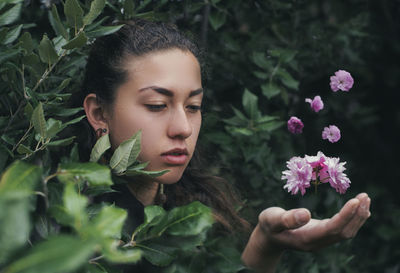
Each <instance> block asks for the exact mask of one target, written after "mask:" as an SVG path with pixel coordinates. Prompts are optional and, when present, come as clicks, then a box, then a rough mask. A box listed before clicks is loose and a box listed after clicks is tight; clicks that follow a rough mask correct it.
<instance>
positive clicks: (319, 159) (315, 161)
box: [304, 151, 328, 183]
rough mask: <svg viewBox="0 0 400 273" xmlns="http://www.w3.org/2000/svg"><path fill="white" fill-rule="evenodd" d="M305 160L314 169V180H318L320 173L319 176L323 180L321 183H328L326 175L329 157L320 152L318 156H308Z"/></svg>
mask: <svg viewBox="0 0 400 273" xmlns="http://www.w3.org/2000/svg"><path fill="white" fill-rule="evenodd" d="M304 158H305V160H306V161H307V163H308V164H310V166H311V167H312V168H313V176H312V179H313V180H316V179H317V173H318V176H319V179H320V180H321V182H323V183H326V182H328V181H327V180H326V177H327V175H325V173H326V170H327V167H326V164H325V161H326V158H327V157H326V156H325V155H324V154H323V153H322V152H320V151H319V152H318V153H317V155H316V156H309V155H306V156H305V157H304ZM321 175H322V176H321Z"/></svg>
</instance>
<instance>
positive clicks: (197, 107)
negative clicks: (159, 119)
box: [145, 104, 202, 113]
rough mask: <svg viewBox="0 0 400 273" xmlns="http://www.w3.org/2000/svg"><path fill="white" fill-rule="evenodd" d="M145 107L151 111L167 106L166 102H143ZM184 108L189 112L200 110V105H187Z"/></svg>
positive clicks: (160, 109) (157, 110)
mask: <svg viewBox="0 0 400 273" xmlns="http://www.w3.org/2000/svg"><path fill="white" fill-rule="evenodd" d="M145 106H146V107H147V109H149V110H150V111H151V112H161V111H163V110H164V109H166V108H167V105H166V104H145ZM186 109H187V110H188V111H189V112H191V113H196V112H201V110H202V108H201V106H200V105H188V106H186Z"/></svg>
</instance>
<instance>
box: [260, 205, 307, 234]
mask: <svg viewBox="0 0 400 273" xmlns="http://www.w3.org/2000/svg"><path fill="white" fill-rule="evenodd" d="M310 219H311V213H310V212H309V211H308V210H307V209H292V210H284V209H282V208H279V207H272V208H268V209H265V210H263V211H262V212H261V213H260V215H259V217H258V221H259V223H260V225H261V227H262V228H266V229H268V230H270V231H272V232H280V231H283V230H285V229H295V228H299V227H301V226H303V225H305V224H306V223H308V221H310Z"/></svg>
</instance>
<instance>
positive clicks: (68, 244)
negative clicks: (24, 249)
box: [4, 235, 95, 273]
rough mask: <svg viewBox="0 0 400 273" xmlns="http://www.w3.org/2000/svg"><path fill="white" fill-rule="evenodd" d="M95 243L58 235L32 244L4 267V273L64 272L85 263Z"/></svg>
mask: <svg viewBox="0 0 400 273" xmlns="http://www.w3.org/2000/svg"><path fill="white" fill-rule="evenodd" d="M94 250H95V243H94V242H92V241H83V240H81V239H78V238H76V237H74V236H70V235H59V236H57V237H52V238H50V239H48V240H47V241H44V242H41V243H39V244H38V245H36V246H34V247H33V248H32V249H31V250H30V251H29V253H28V254H27V255H26V256H24V257H22V258H20V259H18V260H17V261H15V262H14V263H12V264H11V265H9V266H8V267H6V268H5V270H4V273H65V272H72V271H74V270H76V269H78V268H79V267H80V266H82V265H84V264H86V263H87V261H88V259H89V257H90V256H91V255H92V254H93V253H94Z"/></svg>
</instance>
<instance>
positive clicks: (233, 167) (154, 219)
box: [0, 0, 400, 273]
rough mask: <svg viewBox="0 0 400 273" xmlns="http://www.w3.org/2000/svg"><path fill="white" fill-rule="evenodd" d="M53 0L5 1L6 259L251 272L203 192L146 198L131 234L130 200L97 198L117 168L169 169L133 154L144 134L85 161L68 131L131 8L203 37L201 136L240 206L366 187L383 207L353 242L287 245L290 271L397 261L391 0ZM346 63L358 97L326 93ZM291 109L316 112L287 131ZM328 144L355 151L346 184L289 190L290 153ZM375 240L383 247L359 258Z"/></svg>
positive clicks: (252, 210) (254, 208)
mask: <svg viewBox="0 0 400 273" xmlns="http://www.w3.org/2000/svg"><path fill="white" fill-rule="evenodd" d="M42 2H43V1H42ZM42 2H41V3H42ZM45 2H46V3H44V2H43V4H42V6H41V8H39V7H38V5H40V3H39V1H25V2H24V1H22V0H4V1H0V138H1V142H0V172H1V173H2V176H1V180H0V208H1V210H0V271H2V272H118V270H117V269H116V267H117V266H116V265H115V263H118V264H125V263H128V264H129V263H136V262H138V261H139V260H142V259H146V260H148V261H149V262H150V263H152V264H154V265H159V266H163V267H162V268H160V270H159V271H160V272H171V273H172V272H185V273H186V272H238V271H239V270H241V269H243V265H242V264H241V263H240V251H241V249H239V248H237V244H236V243H237V239H235V238H232V236H231V237H229V236H220V234H218V233H217V232H213V230H211V225H212V223H213V221H212V217H211V213H210V209H209V208H207V207H205V206H203V205H201V204H200V203H197V202H196V203H192V204H190V205H188V206H185V207H178V208H175V209H173V210H171V211H165V210H164V209H163V208H161V207H157V206H150V207H146V208H145V222H144V223H143V224H142V225H141V226H139V227H138V228H137V229H136V230H129V231H128V233H129V234H132V237H131V238H128V239H127V238H124V236H123V235H122V234H123V233H122V231H123V229H124V228H125V227H124V223H125V220H126V218H127V214H126V211H124V210H123V209H121V208H118V207H116V206H114V205H110V204H93V202H92V200H93V199H94V198H95V197H96V196H97V195H99V194H102V193H107V192H112V191H113V190H112V189H111V185H112V184H113V183H115V181H120V180H121V178H122V179H125V178H126V177H127V176H129V177H130V179H135V176H136V175H148V176H153V177H154V176H159V175H162V174H163V173H165V172H167V171H168V170H164V171H161V172H149V171H147V170H145V168H146V166H147V164H148V162H139V161H138V160H137V156H138V154H139V152H140V133H138V134H137V135H135V136H132V138H131V139H129V140H127V141H126V142H124V143H123V144H122V145H121V146H120V147H119V148H117V149H116V150H115V152H114V153H113V154H110V151H109V150H110V148H111V144H110V142H109V139H108V137H102V138H100V139H99V140H98V142H97V143H96V145H95V147H94V148H93V150H92V153H91V155H90V162H86V163H82V162H79V161H80V160H79V157H78V156H77V154H78V152H77V146H76V143H75V142H76V140H75V136H74V135H71V133H70V129H71V126H72V125H74V124H76V123H78V122H79V121H81V120H82V119H83V118H84V116H83V114H82V108H81V107H79V108H71V107H70V106H69V105H68V101H69V99H70V97H71V96H73V95H74V93H75V92H76V91H75V90H79V86H80V83H81V81H82V75H83V69H84V66H85V63H86V56H87V54H88V50H89V48H90V44H91V43H92V42H93V41H94V40H95V39H96V38H97V37H100V36H104V35H109V34H111V33H113V32H115V31H117V30H119V29H120V28H121V27H122V24H121V23H118V22H121V21H123V20H129V19H130V18H133V17H142V18H147V19H151V20H163V21H172V22H174V23H176V24H178V26H179V27H180V28H181V29H182V30H184V31H188V32H191V33H193V34H194V35H195V36H198V40H199V43H200V45H201V46H203V47H205V48H207V58H206V59H207V60H206V63H207V68H209V71H207V73H205V75H206V77H205V78H204V83H205V87H206V88H205V90H206V92H205V115H204V124H203V129H202V135H201V137H200V142H201V143H200V144H199V145H201V146H202V145H204V146H206V147H207V151H212V153H209V155H210V156H209V157H208V158H207V160H208V161H207V165H208V169H207V171H208V172H210V173H212V174H215V175H220V176H223V177H225V178H227V179H228V180H229V181H231V182H232V183H233V184H235V186H236V187H237V188H238V189H239V191H240V192H241V193H242V197H243V198H244V200H245V206H244V208H242V214H243V215H245V216H246V217H247V218H248V219H249V220H250V221H251V222H254V221H256V220H257V213H258V212H260V211H261V210H262V209H264V208H266V207H269V206H282V207H285V208H292V207H300V206H302V207H307V208H309V209H310V210H311V211H312V213H313V216H315V217H321V218H322V217H330V216H332V215H333V214H334V213H336V212H337V210H338V209H340V207H341V206H342V205H343V203H344V202H345V201H346V200H347V199H349V198H351V197H352V196H353V195H355V194H356V193H358V192H360V191H366V192H368V193H369V195H370V196H371V198H372V206H373V218H372V219H371V220H369V221H368V222H367V225H366V226H365V227H364V228H363V229H361V231H360V232H359V234H358V236H357V237H356V238H355V239H353V240H352V241H351V242H350V243H346V244H338V245H335V246H332V247H330V248H328V249H325V250H321V251H319V252H318V253H313V254H310V253H293V252H290V253H288V254H287V255H286V256H285V257H284V258H283V261H282V263H281V267H280V272H397V271H398V269H399V267H400V264H399V261H398V257H399V255H400V252H399V250H398V247H396V246H397V245H398V244H399V243H400V233H399V230H400V228H399V227H400V220H399V219H400V217H399V216H400V209H399V206H398V201H396V200H397V196H396V194H397V192H398V191H396V189H398V185H397V183H398V182H397V181H398V178H399V177H398V174H397V173H396V172H394V171H393V170H396V168H397V166H396V165H395V164H396V162H397V161H396V158H397V154H398V153H396V151H395V149H393V147H395V144H397V142H398V139H397V138H398V137H397V136H396V134H394V133H393V132H397V131H399V128H398V125H399V124H400V122H399V117H400V115H399V114H398V111H397V112H396V109H398V106H397V101H398V98H397V97H395V95H393V94H396V93H397V91H398V90H397V89H398V86H399V83H398V74H399V73H400V71H399V67H398V64H397V63H396V62H394V61H393V60H396V59H398V56H399V55H400V53H399V48H400V47H399V41H398V39H397V40H396V38H395V37H399V35H398V30H399V26H398V20H397V21H396V20H395V19H396V18H397V17H396V16H397V15H398V14H397V13H398V12H397V11H398V9H397V6H396V5H395V4H394V3H392V2H391V1H377V2H376V3H375V2H374V3H372V2H371V3H369V2H368V3H366V1H363V0H361V1H360V0H351V1H346V2H340V1H317V0H312V1H278V0H271V1H237V0H213V1H168V0H163V1H136V0H120V1H116V0H110V1H104V0H93V1H90V0H87V1H86V0H85V1H81V0H66V1H45ZM46 5H47V6H46ZM393 37H394V38H393ZM367 45H368V46H367ZM338 69H346V70H348V71H350V72H351V73H352V74H353V76H354V78H355V86H354V88H353V89H352V90H351V92H349V93H347V94H343V93H340V94H339V93H335V94H334V93H331V92H330V90H329V76H331V75H332V74H333V73H334V71H336V70H338ZM207 76H208V77H207ZM377 90H379V92H377ZM315 95H321V96H322V98H323V100H324V103H325V109H324V110H323V111H321V112H320V113H318V114H315V113H312V112H311V111H310V109H309V106H308V105H307V104H306V103H304V99H305V98H307V97H313V96H315ZM292 115H296V116H299V117H301V118H302V120H303V122H304V123H305V125H306V127H305V129H304V133H303V135H300V136H293V135H290V134H289V133H288V132H287V130H286V126H285V123H286V121H287V120H288V118H289V117H290V116H292ZM332 123H336V124H337V125H338V126H339V127H340V129H341V130H342V133H343V138H342V140H341V142H340V143H336V144H335V145H330V144H329V143H325V142H323V141H322V140H321V138H320V134H321V131H322V129H323V127H324V126H326V125H329V124H332ZM318 150H322V151H324V152H325V153H326V154H327V155H330V156H340V157H341V158H342V160H343V161H347V162H348V163H347V165H346V166H347V167H348V170H349V177H350V178H351V180H352V187H351V188H350V191H349V193H348V194H346V195H345V196H338V195H336V194H335V193H333V192H324V191H322V192H320V193H319V194H318V195H307V196H304V197H302V198H300V197H297V196H296V197H292V196H289V195H288V194H287V193H286V192H284V191H283V189H282V186H283V185H282V181H281V178H280V177H281V171H282V170H283V169H284V168H285V161H286V160H288V159H289V158H290V157H292V156H294V155H303V154H315V153H316V151H318ZM103 157H110V158H111V160H110V165H109V166H106V165H102V164H100V163H98V162H103V160H102V158H103ZM377 158H378V159H379V160H377ZM382 158H383V159H384V160H381V159H382ZM116 176H118V177H116ZM118 178H119V179H118ZM113 181H114V182H113ZM387 189H391V190H390V191H388V190H387ZM383 212H390V213H383ZM233 237H234V236H233ZM371 249H374V259H370V260H365V259H363V257H365V256H368V255H370V254H371V253H370V251H371Z"/></svg>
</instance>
